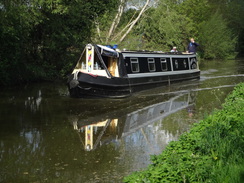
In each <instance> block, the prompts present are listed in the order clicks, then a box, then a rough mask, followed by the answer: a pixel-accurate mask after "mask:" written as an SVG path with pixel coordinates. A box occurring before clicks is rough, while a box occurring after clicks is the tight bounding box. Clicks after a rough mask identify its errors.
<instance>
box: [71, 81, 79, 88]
mask: <svg viewBox="0 0 244 183" xmlns="http://www.w3.org/2000/svg"><path fill="white" fill-rule="evenodd" d="M78 85H79V81H77V80H75V79H72V80H71V81H70V82H69V88H70V89H72V88H75V87H77V86H78Z"/></svg>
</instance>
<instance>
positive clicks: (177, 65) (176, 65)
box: [175, 60, 179, 69]
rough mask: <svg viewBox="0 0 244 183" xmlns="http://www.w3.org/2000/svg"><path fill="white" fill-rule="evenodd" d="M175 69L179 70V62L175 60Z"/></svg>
mask: <svg viewBox="0 0 244 183" xmlns="http://www.w3.org/2000/svg"><path fill="white" fill-rule="evenodd" d="M175 68H176V69H178V68H179V64H178V60H175Z"/></svg>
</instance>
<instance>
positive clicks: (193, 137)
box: [124, 83, 244, 183]
mask: <svg viewBox="0 0 244 183" xmlns="http://www.w3.org/2000/svg"><path fill="white" fill-rule="evenodd" d="M243 111H244V83H240V84H238V85H237V86H236V87H235V88H234V91H233V92H232V93H231V94H229V95H228V97H227V98H226V101H225V103H224V104H223V105H222V109H221V110H216V111H214V112H213V114H211V115H209V116H208V117H206V119H204V120H202V121H200V122H199V123H196V124H194V126H193V127H192V129H191V130H190V131H189V132H187V133H184V134H183V135H181V136H180V138H179V140H178V141H172V142H170V143H169V144H168V146H167V148H166V149H165V150H164V151H163V152H162V154H160V155H153V156H152V157H151V161H152V164H151V165H149V167H148V168H147V169H146V170H143V171H141V172H135V173H133V174H131V175H129V176H127V177H125V178H124V182H126V183H130V182H131V183H156V182H172V183H173V182H175V183H181V182H182V183H185V182H213V183H214V182H215V183H219V182H222V183H225V182H226V183H227V182H228V183H241V182H244V152H243V147H244V114H243Z"/></svg>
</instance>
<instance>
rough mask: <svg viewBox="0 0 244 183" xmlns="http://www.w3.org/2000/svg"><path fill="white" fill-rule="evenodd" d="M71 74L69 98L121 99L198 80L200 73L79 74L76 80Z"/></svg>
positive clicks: (197, 71)
mask: <svg viewBox="0 0 244 183" xmlns="http://www.w3.org/2000/svg"><path fill="white" fill-rule="evenodd" d="M73 78H74V74H72V75H71V76H70V77H69V79H68V83H67V84H68V88H69V92H70V96H71V97H79V98H80V97H82V98H87V97H88V98H91V97H107V98H123V97H128V96H130V95H131V94H133V93H135V92H139V91H142V90H146V89H151V88H155V87H160V86H166V85H170V84H171V83H174V82H180V81H184V80H193V79H199V78H200V71H199V70H196V71H192V72H186V73H184V72H181V73H174V74H172V73H171V74H169V75H166V74H164V75H155V76H147V75H146V74H145V76H144V77H142V76H140V77H126V78H120V77H112V78H107V77H104V76H94V75H91V74H88V73H82V72H79V74H78V77H77V79H73Z"/></svg>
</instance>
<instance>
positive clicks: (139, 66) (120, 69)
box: [67, 44, 200, 98]
mask: <svg viewBox="0 0 244 183" xmlns="http://www.w3.org/2000/svg"><path fill="white" fill-rule="evenodd" d="M199 77H200V70H199V66H198V62H197V57H196V54H192V53H183V52H175V53H171V52H162V51H139V50H137V51H128V50H123V51H120V50H118V49H113V48H109V47H107V46H103V45H96V44H87V45H86V46H85V48H84V50H83V52H82V54H81V56H80V58H79V60H78V62H77V64H76V65H75V67H74V69H73V71H72V73H71V74H70V76H69V77H68V81H67V84H68V89H69V93H70V96H71V97H110V98H122V97H128V96H130V95H131V94H133V93H134V92H138V91H141V90H145V89H150V88H153V87H157V86H163V85H168V84H170V83H172V82H177V81H183V80H191V79H198V78H199Z"/></svg>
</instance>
